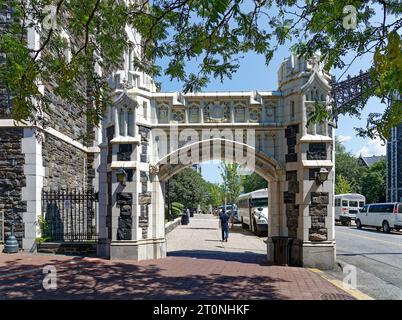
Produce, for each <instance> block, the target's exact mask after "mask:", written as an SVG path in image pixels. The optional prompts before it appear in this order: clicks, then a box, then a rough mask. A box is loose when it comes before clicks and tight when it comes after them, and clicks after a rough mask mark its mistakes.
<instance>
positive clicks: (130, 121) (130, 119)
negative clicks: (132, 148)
mask: <svg viewBox="0 0 402 320" xmlns="http://www.w3.org/2000/svg"><path fill="white" fill-rule="evenodd" d="M134 125H135V124H134V112H133V110H132V109H131V108H130V109H128V112H127V135H128V136H130V137H134Z"/></svg>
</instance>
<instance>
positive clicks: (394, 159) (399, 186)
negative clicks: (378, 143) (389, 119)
mask: <svg viewBox="0 0 402 320" xmlns="http://www.w3.org/2000/svg"><path fill="white" fill-rule="evenodd" d="M387 201H390V202H392V201H402V123H401V124H400V125H398V126H397V127H395V128H392V129H391V136H390V139H389V141H388V143H387Z"/></svg>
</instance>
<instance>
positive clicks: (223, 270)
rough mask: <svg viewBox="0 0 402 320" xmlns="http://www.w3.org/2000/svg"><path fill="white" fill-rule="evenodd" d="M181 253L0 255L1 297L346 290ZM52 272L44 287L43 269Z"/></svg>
mask: <svg viewBox="0 0 402 320" xmlns="http://www.w3.org/2000/svg"><path fill="white" fill-rule="evenodd" d="M242 257H243V258H241V259H239V258H238V256H236V255H235V254H232V255H230V254H226V256H222V255H210V256H208V255H206V256H198V257H197V255H190V254H183V255H182V256H169V257H168V258H166V259H161V260H147V261H141V262H134V261H109V260H103V259H99V258H82V257H68V256H61V255H58V256H50V255H33V254H21V253H20V254H13V255H7V254H4V253H0V299H208V300H215V299H280V300H283V299H320V298H321V295H323V294H331V295H333V294H335V295H336V294H341V295H345V292H344V291H342V290H340V289H338V288H337V287H335V286H334V285H332V284H331V283H330V282H328V281H326V280H324V279H323V278H321V277H320V276H318V275H317V274H315V273H313V272H311V271H309V270H307V269H303V268H296V267H280V266H268V265H266V264H265V262H264V259H263V258H262V256H259V255H254V256H253V255H250V256H247V257H244V256H242ZM49 264H53V265H55V266H56V270H57V286H58V288H57V289H56V290H49V291H47V290H45V289H44V288H43V285H42V281H43V278H44V274H43V273H42V267H43V266H45V265H49Z"/></svg>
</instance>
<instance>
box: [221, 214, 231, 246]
mask: <svg viewBox="0 0 402 320" xmlns="http://www.w3.org/2000/svg"><path fill="white" fill-rule="evenodd" d="M229 219H230V216H229V214H228V213H227V212H226V211H225V210H222V212H221V213H220V214H219V222H220V223H219V226H220V227H221V229H222V242H223V241H226V242H228V237H229Z"/></svg>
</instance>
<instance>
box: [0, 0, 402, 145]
mask: <svg viewBox="0 0 402 320" xmlns="http://www.w3.org/2000/svg"><path fill="white" fill-rule="evenodd" d="M127 3H128V4H126V3H125V1H114V0H86V1H81V0H57V1H54V0H53V1H52V0H31V1H24V0H0V10H1V11H2V13H4V12H6V11H7V9H10V8H11V11H9V12H10V13H11V16H12V19H11V22H10V24H9V26H8V32H2V33H1V35H0V52H1V53H3V56H4V54H5V57H6V58H5V60H4V63H3V64H2V66H1V67H0V79H1V81H2V84H1V85H2V86H4V87H5V88H6V89H7V91H8V92H9V93H10V95H11V97H12V104H13V116H14V118H15V119H17V120H32V121H35V120H36V121H40V120H43V119H42V118H41V116H42V112H43V111H46V109H47V108H49V103H50V101H49V99H47V98H46V96H45V95H43V94H42V93H41V92H40V90H39V89H38V86H37V84H39V83H45V84H52V86H53V88H54V93H55V94H57V95H59V96H60V97H61V98H63V99H66V100H67V101H69V102H71V103H77V104H82V105H89V108H88V115H89V119H90V120H91V121H93V122H94V123H98V122H99V120H100V117H101V115H102V113H103V110H104V108H105V105H107V104H108V103H109V102H110V97H109V93H110V92H109V89H108V86H107V77H108V75H109V74H110V72H111V71H112V70H116V69H118V68H119V66H120V64H121V62H122V61H121V57H122V56H123V53H124V51H125V50H127V49H128V48H130V47H132V46H134V45H140V46H141V49H142V50H141V54H140V56H136V57H135V58H134V66H135V68H136V69H137V70H140V71H145V72H147V73H148V74H150V75H152V76H157V75H160V74H165V75H168V76H170V78H171V79H176V80H180V81H183V82H184V88H183V89H184V91H199V90H201V89H202V88H203V87H205V86H206V84H207V83H208V81H209V80H210V79H211V78H218V79H221V80H223V79H225V78H231V76H232V74H233V73H234V72H236V70H237V69H238V68H239V64H240V61H241V57H242V55H243V54H244V53H246V52H248V51H255V52H257V53H258V54H261V55H263V56H264V57H265V60H266V63H267V64H268V63H269V62H270V61H271V59H272V56H273V54H274V52H275V50H276V49H277V48H278V46H280V45H282V44H284V43H285V42H286V41H293V43H294V46H293V48H292V50H293V51H294V53H297V54H304V55H306V56H311V55H312V54H313V53H315V52H317V51H319V52H320V53H321V55H322V59H323V60H324V61H325V65H326V68H327V70H329V69H330V68H333V67H335V68H340V69H343V70H345V72H347V70H348V68H349V66H350V64H348V63H346V62H345V57H346V56H347V54H348V53H352V54H354V55H355V58H354V59H353V61H352V62H354V61H355V59H356V58H357V57H360V56H363V55H369V56H370V57H373V56H374V65H373V67H372V68H371V74H372V77H373V79H374V80H375V81H376V84H377V85H376V86H375V88H374V89H373V88H370V90H368V92H367V94H366V95H367V96H372V95H376V96H379V97H381V98H382V99H389V98H390V97H392V96H393V93H395V92H396V93H400V92H402V88H401V77H400V74H401V72H402V65H401V64H402V56H401V40H400V29H401V26H402V21H401V19H400V15H401V13H402V3H401V2H400V1H398V0H387V1H385V0H381V1H378V2H376V1H365V0H352V1H351V0H336V1H335V0H328V1H318V0H308V1H297V0H254V1H244V0H233V1H229V0H154V1H148V0H143V1H127ZM49 4H54V5H55V8H56V10H55V14H56V20H55V24H54V25H52V27H51V28H47V29H43V30H42V39H41V43H40V46H39V47H37V48H33V47H29V48H28V47H27V46H26V43H25V35H26V32H27V29H28V28H29V27H32V26H34V25H36V24H37V22H39V23H43V22H44V21H46V19H47V14H48V13H49V11H48V10H46V8H47V7H46V6H47V5H49ZM347 5H353V6H354V7H355V8H356V12H357V22H358V25H357V29H346V28H344V26H343V21H344V18H345V17H346V15H347V13H344V11H343V10H344V8H345V6H347ZM376 11H381V12H382V13H383V14H382V15H383V19H382V20H381V21H378V17H376ZM127 24H128V25H131V26H133V27H135V28H136V29H137V30H138V31H139V33H140V34H141V36H142V41H141V43H140V44H133V43H130V42H129V41H128V39H127V38H126V36H125V31H124V30H125V26H126V25H127ZM63 31H65V32H66V33H67V34H69V35H70V36H71V37H72V39H73V41H72V43H70V44H69V43H68V41H66V39H65V38H64V37H63ZM68 48H69V49H71V59H67V58H66V57H65V55H64V54H63V53H64V52H65V51H66V49H68ZM374 52H375V54H374ZM162 57H167V58H168V59H169V63H168V65H167V67H166V68H165V69H163V70H162V69H161V67H160V66H157V65H156V64H155V61H157V59H158V58H162ZM194 61H196V62H197V63H198V70H197V71H196V72H189V71H188V69H189V68H187V66H188V64H189V63H193V62H194ZM352 62H351V63H352ZM97 65H98V66H100V67H101V68H102V73H101V74H98V73H97V72H96V71H95V69H96V68H95V67H96V66H97ZM82 81H84V82H86V84H87V86H88V87H89V88H90V90H89V94H88V91H87V90H84V91H83V92H81V90H76V89H77V88H78V87H80V85H81V84H82ZM401 109H402V108H401V104H400V101H398V102H394V103H393V104H389V106H388V108H387V109H386V111H385V112H384V113H377V114H373V115H371V116H370V117H369V119H368V122H367V128H366V129H362V131H361V132H360V133H361V134H367V135H373V134H375V132H378V133H379V134H380V136H381V137H384V136H385V137H386V132H387V129H388V128H389V127H391V126H393V125H395V124H396V123H398V121H399V122H400V121H402V111H401ZM360 111H361V110H357V111H356V110H355V109H354V106H350V107H349V108H348V109H346V110H345V113H351V114H353V115H357V116H359V115H360Z"/></svg>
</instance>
